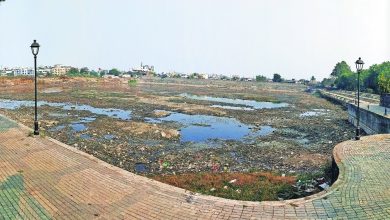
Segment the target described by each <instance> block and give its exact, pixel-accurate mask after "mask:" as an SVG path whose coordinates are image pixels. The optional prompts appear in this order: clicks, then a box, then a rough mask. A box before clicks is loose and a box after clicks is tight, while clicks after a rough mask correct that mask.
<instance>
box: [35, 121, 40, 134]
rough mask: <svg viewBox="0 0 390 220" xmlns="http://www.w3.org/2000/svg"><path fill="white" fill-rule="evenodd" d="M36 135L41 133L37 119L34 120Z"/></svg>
mask: <svg viewBox="0 0 390 220" xmlns="http://www.w3.org/2000/svg"><path fill="white" fill-rule="evenodd" d="M34 135H39V127H38V122H37V121H34Z"/></svg>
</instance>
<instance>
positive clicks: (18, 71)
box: [12, 68, 34, 76]
mask: <svg viewBox="0 0 390 220" xmlns="http://www.w3.org/2000/svg"><path fill="white" fill-rule="evenodd" d="M12 72H13V75H14V76H33V75H34V70H33V69H32V68H15V69H13V70H12Z"/></svg>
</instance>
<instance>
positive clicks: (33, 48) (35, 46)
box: [30, 40, 40, 135]
mask: <svg viewBox="0 0 390 220" xmlns="http://www.w3.org/2000/svg"><path fill="white" fill-rule="evenodd" d="M30 47H31V52H32V54H33V55H34V75H35V81H34V82H35V117H34V135H39V127H38V113H37V93H38V91H37V55H38V52H39V47H40V45H39V44H38V43H37V41H36V40H34V42H33V43H32V44H31V46H30Z"/></svg>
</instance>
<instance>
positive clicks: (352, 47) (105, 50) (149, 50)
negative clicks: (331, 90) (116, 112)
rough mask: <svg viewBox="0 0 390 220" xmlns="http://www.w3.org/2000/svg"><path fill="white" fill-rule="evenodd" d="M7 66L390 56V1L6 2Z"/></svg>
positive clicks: (376, 59) (282, 66)
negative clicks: (35, 50) (34, 47)
mask: <svg viewBox="0 0 390 220" xmlns="http://www.w3.org/2000/svg"><path fill="white" fill-rule="evenodd" d="M0 28H1V31H0V66H7V67H14V66H32V65H33V56H32V54H31V51H30V48H29V46H30V44H31V43H32V41H33V39H37V41H38V42H39V43H40V44H41V50H40V53H39V55H38V64H39V65H53V64H64V65H72V66H76V67H83V66H87V67H89V68H93V69H97V68H99V67H100V68H104V69H110V68H113V67H117V68H119V69H121V70H129V69H130V68H131V67H136V66H139V65H140V62H141V61H142V62H143V63H144V64H150V65H154V66H155V68H156V70H157V71H158V72H167V71H178V72H184V73H189V72H201V73H216V74H226V75H231V74H240V75H243V76H250V77H252V76H255V75H257V74H262V75H265V76H268V77H271V76H272V75H273V73H280V74H281V75H282V77H284V78H296V79H300V78H306V79H308V78H310V77H311V76H312V75H314V76H315V77H316V78H317V79H322V78H323V77H327V76H328V75H329V74H330V72H331V71H332V68H333V67H334V65H335V64H336V63H337V62H339V61H341V60H345V61H347V62H348V63H349V64H350V65H351V66H352V67H353V69H354V66H353V62H354V61H355V60H356V59H357V58H358V57H359V56H361V57H362V59H363V60H364V61H365V62H366V64H367V65H366V67H368V66H369V65H371V64H374V63H381V62H384V61H389V60H390V1H388V0H316V1H313V0H115V1H107V0H106V1H103V0H66V1H53V0H34V1H31V0H6V1H5V2H3V3H1V5H0Z"/></svg>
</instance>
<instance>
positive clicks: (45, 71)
mask: <svg viewBox="0 0 390 220" xmlns="http://www.w3.org/2000/svg"><path fill="white" fill-rule="evenodd" d="M37 71H38V74H39V75H45V76H47V75H49V74H50V73H51V67H49V66H40V67H38V70H37Z"/></svg>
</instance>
